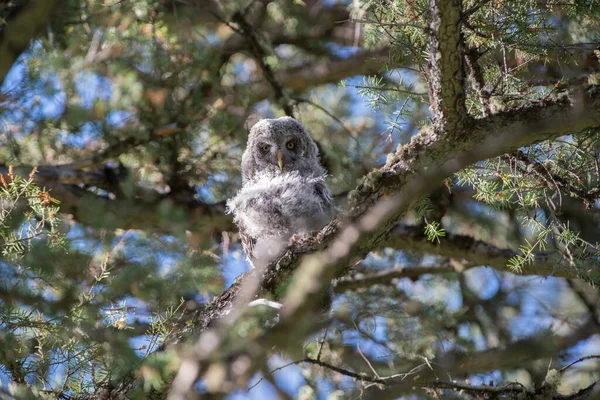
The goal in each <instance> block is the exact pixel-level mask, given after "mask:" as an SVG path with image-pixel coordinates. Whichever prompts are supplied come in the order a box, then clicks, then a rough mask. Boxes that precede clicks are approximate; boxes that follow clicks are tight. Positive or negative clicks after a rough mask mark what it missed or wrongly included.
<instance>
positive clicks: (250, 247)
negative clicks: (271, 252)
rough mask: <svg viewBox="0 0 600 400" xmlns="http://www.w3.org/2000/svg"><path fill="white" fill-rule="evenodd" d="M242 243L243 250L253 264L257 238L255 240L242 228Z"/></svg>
mask: <svg viewBox="0 0 600 400" xmlns="http://www.w3.org/2000/svg"><path fill="white" fill-rule="evenodd" d="M239 233H240V241H241V242H242V250H244V254H246V257H248V260H249V261H250V262H252V261H253V260H254V245H255V244H256V238H253V237H252V236H250V235H249V234H247V233H246V231H245V230H244V228H243V227H242V226H240V227H239Z"/></svg>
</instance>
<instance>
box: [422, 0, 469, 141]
mask: <svg viewBox="0 0 600 400" xmlns="http://www.w3.org/2000/svg"><path fill="white" fill-rule="evenodd" d="M461 5H462V1H461V0H430V1H429V13H430V15H429V60H428V69H429V71H428V73H429V76H428V80H429V108H430V110H431V113H432V114H433V119H434V127H435V129H436V131H438V132H443V131H445V130H446V129H454V128H455V126H456V125H457V124H458V123H460V121H461V120H462V119H464V118H466V116H467V111H466V108H465V93H464V87H463V80H464V79H463V67H462V38H461V33H460V28H461V21H460V19H461V8H462V6H461Z"/></svg>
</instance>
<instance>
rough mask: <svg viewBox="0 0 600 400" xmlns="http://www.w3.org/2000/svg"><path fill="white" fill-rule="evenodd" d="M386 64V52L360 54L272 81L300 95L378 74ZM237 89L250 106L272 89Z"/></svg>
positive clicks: (285, 72) (263, 85)
mask: <svg viewBox="0 0 600 400" xmlns="http://www.w3.org/2000/svg"><path fill="white" fill-rule="evenodd" d="M387 61H389V48H387V47H386V48H384V49H381V50H376V51H362V52H360V53H357V54H355V55H353V56H350V57H348V58H344V59H341V60H325V61H320V62H315V63H314V64H311V65H306V66H303V67H298V68H290V69H287V70H282V71H276V72H275V79H276V81H277V82H278V83H279V85H281V87H282V88H286V89H291V90H294V91H301V90H304V89H307V88H310V87H313V86H319V85H324V84H327V83H335V82H339V81H340V80H342V79H345V78H348V77H351V76H355V75H369V74H377V73H379V72H381V70H382V68H383V66H384V65H385V63H386V62H387ZM238 89H240V90H242V89H246V90H248V92H249V95H250V99H249V100H248V101H249V102H250V103H255V102H258V101H261V100H264V99H266V98H267V97H269V95H270V94H271V91H272V88H271V86H270V85H269V84H268V83H267V82H264V81H262V82H255V83H251V84H247V85H244V86H242V87H239V88H238Z"/></svg>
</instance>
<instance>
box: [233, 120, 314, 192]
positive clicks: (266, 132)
mask: <svg viewBox="0 0 600 400" xmlns="http://www.w3.org/2000/svg"><path fill="white" fill-rule="evenodd" d="M291 171H297V172H298V173H299V174H300V175H301V176H309V175H323V174H325V170H324V169H323V167H322V166H321V164H320V162H319V150H318V148H317V145H316V143H315V142H314V140H313V139H312V138H311V137H310V135H309V134H308V132H307V131H306V129H304V126H302V124H301V123H300V122H298V121H297V120H295V119H294V118H291V117H281V118H277V119H263V120H260V121H258V122H257V123H256V124H255V125H254V126H253V127H252V129H251V130H250V135H249V136H248V145H247V146H246V151H244V155H243V156H242V178H243V182H244V183H245V182H247V181H250V180H252V179H254V178H255V177H256V176H257V174H259V173H269V174H272V175H274V176H276V175H279V174H283V173H286V172H291Z"/></svg>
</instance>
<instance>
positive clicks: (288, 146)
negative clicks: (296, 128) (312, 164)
mask: <svg viewBox="0 0 600 400" xmlns="http://www.w3.org/2000/svg"><path fill="white" fill-rule="evenodd" d="M285 146H286V147H287V148H288V149H290V150H294V149H295V148H296V142H294V141H293V140H290V141H289V142H287V144H286V145H285Z"/></svg>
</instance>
